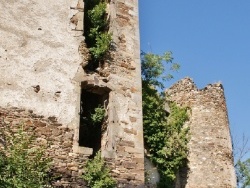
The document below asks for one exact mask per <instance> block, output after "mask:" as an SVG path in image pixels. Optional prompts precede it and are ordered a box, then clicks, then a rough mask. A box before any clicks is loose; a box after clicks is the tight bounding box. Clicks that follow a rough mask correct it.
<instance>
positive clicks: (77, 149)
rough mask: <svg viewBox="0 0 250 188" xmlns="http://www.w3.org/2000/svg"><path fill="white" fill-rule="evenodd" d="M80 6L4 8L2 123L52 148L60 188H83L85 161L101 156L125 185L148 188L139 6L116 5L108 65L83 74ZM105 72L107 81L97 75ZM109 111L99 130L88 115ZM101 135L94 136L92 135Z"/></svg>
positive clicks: (119, 0) (32, 3) (25, 3)
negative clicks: (90, 125)
mask: <svg viewBox="0 0 250 188" xmlns="http://www.w3.org/2000/svg"><path fill="white" fill-rule="evenodd" d="M84 8H85V6H84V1H83V0H70V1H66V0H56V1H51V0H22V1H14V0H2V1H1V2H0V12H1V20H0V36H1V37H0V99H1V100H0V116H1V119H2V118H4V121H5V122H6V123H10V124H12V126H15V125H16V124H18V123H24V124H26V125H28V126H29V127H31V128H32V129H33V132H34V133H35V134H36V136H37V137H38V139H39V140H40V141H42V142H47V141H49V142H50V144H51V145H50V148H49V149H48V153H49V155H50V156H51V157H52V158H53V159H54V165H53V168H54V169H53V170H54V172H55V173H60V174H63V175H62V178H61V179H60V180H58V181H57V182H56V183H55V185H56V186H65V187H66V186H69V185H71V186H72V187H77V186H80V187H81V186H83V183H82V182H81V180H80V179H79V176H80V175H81V174H82V166H83V163H84V162H85V161H86V158H87V157H88V156H90V155H92V154H93V152H94V153H95V152H96V151H97V150H101V152H102V156H103V157H104V158H105V159H106V160H107V162H108V164H109V165H110V167H111V169H112V174H113V176H114V177H115V178H116V179H117V180H118V182H119V183H120V185H121V186H124V185H141V184H143V183H144V153H143V152H144V149H143V128H142V109H141V108H142V101H141V73H140V47H139V24H138V2H137V0H126V1H124V0H111V1H110V2H108V6H107V13H108V19H109V22H110V24H109V32H110V33H112V51H111V58H110V59H109V60H108V61H107V62H104V65H105V66H104V67H99V69H96V70H92V71H85V70H84V69H83V65H86V63H88V62H86V59H87V57H86V53H85V51H86V45H85V44H84V41H85V40H84V39H85V36H84V32H83V31H84V27H86V25H84V10H85V9H84ZM100 72H102V74H100ZM99 105H101V106H104V108H105V121H104V122H103V124H102V126H101V128H98V129H89V128H86V127H84V126H85V123H84V120H83V119H84V118H85V117H84V116H87V114H90V112H91V113H92V112H93V110H94V108H96V107H98V106H99ZM95 131H96V132H95Z"/></svg>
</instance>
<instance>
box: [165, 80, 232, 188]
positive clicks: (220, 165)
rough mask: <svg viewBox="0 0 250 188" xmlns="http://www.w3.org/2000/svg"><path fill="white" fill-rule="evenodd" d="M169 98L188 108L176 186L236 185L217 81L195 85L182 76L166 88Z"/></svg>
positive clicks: (224, 105)
mask: <svg viewBox="0 0 250 188" xmlns="http://www.w3.org/2000/svg"><path fill="white" fill-rule="evenodd" d="M166 94H167V96H168V98H169V100H171V101H175V102H177V104H179V105H181V106H186V107H189V108H190V112H191V114H190V121H189V122H188V123H187V126H189V127H190V138H191V139H190V142H189V144H188V148H189V156H188V166H187V168H184V169H181V170H180V173H179V176H178V178H177V185H176V187H180V188H181V187H186V188H203V187H204V188H205V187H211V188H212V187H215V188H226V187H230V188H233V187H236V179H235V172H234V165H233V159H232V158H233V156H232V142H231V137H230V130H229V122H228V115H227V107H226V101H225V97H224V90H223V87H222V85H221V84H220V83H217V84H212V85H211V84H210V85H208V86H206V87H205V88H204V89H201V90H199V89H197V87H196V86H195V84H194V83H193V81H192V80H191V79H190V78H185V79H182V80H180V81H179V82H177V83H176V84H174V85H173V86H172V87H170V88H169V89H167V90H166Z"/></svg>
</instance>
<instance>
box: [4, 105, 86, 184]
mask: <svg viewBox="0 0 250 188" xmlns="http://www.w3.org/2000/svg"><path fill="white" fill-rule="evenodd" d="M6 124H7V125H10V128H11V129H12V130H15V129H17V128H20V126H23V128H24V131H26V132H30V133H31V135H33V136H34V137H35V140H36V142H37V145H48V149H47V150H46V154H45V155H46V156H48V157H50V158H51V159H53V164H52V169H51V171H52V173H53V174H54V176H55V177H57V178H56V179H55V180H53V186H54V187H73V188H76V187H84V185H85V182H84V181H83V179H82V178H81V175H82V173H83V166H84V164H85V163H86V161H87V158H88V156H89V154H87V153H86V152H85V154H80V153H75V152H73V149H72V145H73V136H74V130H73V129H70V128H67V127H64V126H62V124H60V123H58V122H57V119H56V118H55V117H53V116H51V117H48V118H45V117H44V116H41V115H37V114H35V113H33V111H32V110H25V109H20V108H14V107H13V108H8V109H5V108H0V127H1V128H2V127H3V126H6Z"/></svg>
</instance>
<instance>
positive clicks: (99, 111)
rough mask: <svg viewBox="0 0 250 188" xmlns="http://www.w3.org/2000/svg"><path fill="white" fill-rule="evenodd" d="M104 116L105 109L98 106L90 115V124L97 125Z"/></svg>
mask: <svg viewBox="0 0 250 188" xmlns="http://www.w3.org/2000/svg"><path fill="white" fill-rule="evenodd" d="M104 116H105V108H104V107H102V106H98V107H97V108H95V113H93V114H91V122H92V124H93V125H96V124H99V123H101V122H102V121H103V118H104Z"/></svg>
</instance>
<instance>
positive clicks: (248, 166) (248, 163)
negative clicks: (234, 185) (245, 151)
mask: <svg viewBox="0 0 250 188" xmlns="http://www.w3.org/2000/svg"><path fill="white" fill-rule="evenodd" d="M236 173H237V181H238V187H241V188H246V187H247V186H250V159H247V160H245V161H243V162H242V161H240V160H239V161H238V162H237V164H236Z"/></svg>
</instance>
